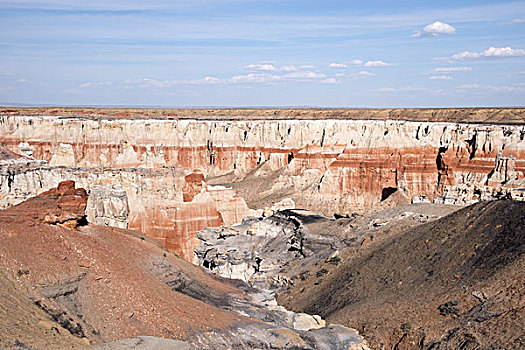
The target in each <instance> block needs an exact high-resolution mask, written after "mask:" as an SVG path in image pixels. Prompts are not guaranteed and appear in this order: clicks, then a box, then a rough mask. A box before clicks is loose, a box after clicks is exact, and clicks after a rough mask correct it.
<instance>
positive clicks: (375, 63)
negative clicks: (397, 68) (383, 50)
mask: <svg viewBox="0 0 525 350" xmlns="http://www.w3.org/2000/svg"><path fill="white" fill-rule="evenodd" d="M391 65H392V64H390V63H386V62H383V61H381V60H377V61H368V62H366V63H365V67H370V68H376V67H388V66H391Z"/></svg>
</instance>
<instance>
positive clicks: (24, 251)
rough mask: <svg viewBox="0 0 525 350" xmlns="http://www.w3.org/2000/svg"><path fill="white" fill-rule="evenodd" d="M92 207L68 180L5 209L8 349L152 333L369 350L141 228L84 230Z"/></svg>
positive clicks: (345, 332) (0, 228) (1, 320)
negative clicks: (208, 269) (213, 271)
mask: <svg viewBox="0 0 525 350" xmlns="http://www.w3.org/2000/svg"><path fill="white" fill-rule="evenodd" d="M86 204H87V197H86V191H84V190H83V189H80V188H75V184H74V183H73V181H66V182H62V183H60V184H59V186H58V187H57V188H55V189H51V190H49V191H46V192H45V193H43V194H41V195H39V196H37V197H34V198H31V199H29V200H28V201H26V202H23V203H21V204H19V205H16V206H13V207H10V208H8V209H6V210H2V211H0V241H1V242H2V244H0V287H1V288H0V303H1V305H2V307H1V308H0V347H2V348H4V347H7V348H13V347H15V348H24V349H31V348H43V349H55V348H61V349H62V348H63V349H66V348H74V349H82V348H92V347H88V345H89V344H91V345H95V347H96V348H98V345H100V348H101V349H106V350H107V349H122V348H123V347H125V348H127V347H126V344H128V345H129V346H135V345H136V343H135V341H137V340H140V338H139V339H137V338H135V341H133V340H128V341H122V342H115V341H117V340H119V339H123V338H133V337H137V336H140V335H149V336H153V337H159V338H167V339H177V340H179V342H169V341H165V342H163V341H162V340H160V339H157V340H155V339H152V338H148V339H147V340H148V342H149V344H152V346H154V344H157V345H155V346H163V345H170V346H182V345H184V349H209V350H212V349H213V350H220V349H254V348H256V349H277V348H279V349H281V348H282V349H289V350H292V349H294V350H295V349H301V350H313V349H333V348H344V349H352V350H366V349H368V347H367V346H366V342H365V341H364V340H363V338H362V337H361V336H359V334H358V333H357V331H356V330H353V329H349V328H346V327H343V326H337V325H330V326H327V327H325V324H324V323H323V322H324V321H323V320H321V318H320V317H313V316H309V315H306V314H303V313H294V312H290V311H287V310H285V309H284V308H282V307H280V306H278V305H277V303H276V301H275V298H274V296H273V295H271V294H270V293H268V292H265V291H260V290H256V289H254V288H251V287H248V286H247V285H245V284H243V283H240V282H239V281H229V280H225V279H221V278H216V277H213V276H211V275H209V274H207V273H205V272H204V271H203V270H201V269H200V268H199V267H197V266H194V265H192V264H190V263H188V262H186V261H184V260H183V259H180V258H178V257H176V256H175V255H174V254H172V253H169V252H167V251H166V250H164V249H162V248H160V247H159V246H158V245H157V244H156V243H157V242H155V241H154V240H152V239H148V238H146V239H144V237H142V239H141V237H140V236H139V235H138V234H137V233H136V232H134V231H130V230H126V229H117V228H112V227H105V226H95V225H90V224H88V225H85V224H84V225H80V226H79V225H78V224H79V223H82V222H79V221H82V218H83V216H84V215H85V207H86ZM4 306H7V307H4ZM75 338H76V339H75ZM107 342H110V343H109V344H103V345H101V344H102V343H107ZM181 342H184V344H183V343H181ZM68 343H70V344H69V345H67V344H68ZM166 343H167V344H166ZM170 348H171V347H170Z"/></svg>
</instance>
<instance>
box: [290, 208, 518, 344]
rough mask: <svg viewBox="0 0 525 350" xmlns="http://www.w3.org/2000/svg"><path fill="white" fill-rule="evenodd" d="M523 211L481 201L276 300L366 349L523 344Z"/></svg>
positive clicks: (368, 249)
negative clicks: (344, 330)
mask: <svg viewBox="0 0 525 350" xmlns="http://www.w3.org/2000/svg"><path fill="white" fill-rule="evenodd" d="M524 243H525V203H520V202H514V201H508V200H504V201H495V202H484V203H478V204H475V205H472V206H470V207H467V208H465V209H462V210H459V211H457V212H455V213H453V214H451V215H448V216H446V217H444V218H442V219H439V220H436V221H434V222H431V223H428V224H425V225H421V226H418V227H416V228H413V229H410V230H407V231H405V232H403V233H400V234H397V235H394V236H392V237H391V238H390V239H389V240H387V241H386V242H381V243H380V244H374V243H372V244H368V245H367V246H365V247H362V248H361V249H360V250H359V251H358V252H357V253H347V255H346V256H345V255H344V254H343V255H342V257H343V259H342V263H341V264H340V265H339V266H338V267H337V268H335V269H333V270H332V271H330V272H329V273H328V274H327V275H326V276H323V278H324V280H322V281H319V280H320V278H319V276H315V275H313V276H312V277H311V278H310V279H309V280H307V281H305V282H303V283H299V284H297V285H296V286H295V287H294V288H293V290H292V291H291V293H289V294H285V295H282V296H281V298H280V302H281V303H283V304H284V305H285V306H286V307H288V308H291V309H293V310H295V311H299V310H301V311H305V312H308V313H314V314H320V315H322V316H323V317H326V318H327V320H328V321H329V322H337V323H341V324H343V325H346V326H350V327H354V328H356V329H358V330H359V331H360V332H361V333H362V334H363V335H365V337H366V338H368V340H369V342H370V343H371V346H372V347H374V348H381V347H384V348H386V349H392V348H395V349H421V348H431V349H458V348H460V349H493V348H494V349H520V348H524V346H525V309H524V307H525V257H524V255H523V253H524V252H525V245H524Z"/></svg>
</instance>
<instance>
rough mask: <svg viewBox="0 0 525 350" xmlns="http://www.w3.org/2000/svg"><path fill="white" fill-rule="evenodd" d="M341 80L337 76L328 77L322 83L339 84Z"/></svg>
mask: <svg viewBox="0 0 525 350" xmlns="http://www.w3.org/2000/svg"><path fill="white" fill-rule="evenodd" d="M340 82H341V81H340V80H339V79H336V78H326V79H325V80H322V81H321V83H323V84H339V83H340Z"/></svg>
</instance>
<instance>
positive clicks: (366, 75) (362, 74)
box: [359, 70, 375, 77]
mask: <svg viewBox="0 0 525 350" xmlns="http://www.w3.org/2000/svg"><path fill="white" fill-rule="evenodd" d="M359 75H360V76H362V77H373V76H375V74H374V73H370V72H367V71H366V70H362V71H360V72H359Z"/></svg>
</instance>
